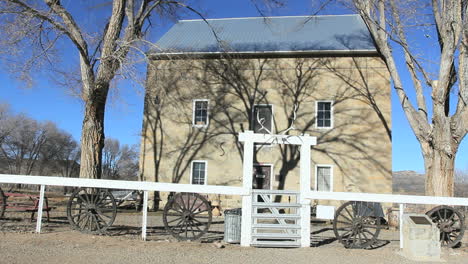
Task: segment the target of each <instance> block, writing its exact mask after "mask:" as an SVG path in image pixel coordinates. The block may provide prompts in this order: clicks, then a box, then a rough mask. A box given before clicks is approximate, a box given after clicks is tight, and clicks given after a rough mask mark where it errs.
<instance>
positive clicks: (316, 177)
mask: <svg viewBox="0 0 468 264" xmlns="http://www.w3.org/2000/svg"><path fill="white" fill-rule="evenodd" d="M319 167H328V168H330V190H329V191H321V192H333V165H331V164H316V165H315V184H314V187H315V191H318V168H319Z"/></svg>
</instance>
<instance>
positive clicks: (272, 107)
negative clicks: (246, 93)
mask: <svg viewBox="0 0 468 264" xmlns="http://www.w3.org/2000/svg"><path fill="white" fill-rule="evenodd" d="M257 106H271V121H270V122H271V123H270V124H271V130H270V132H271V133H272V134H274V129H275V126H274V124H273V122H274V120H275V119H274V115H275V111H274V105H273V104H254V105H253V107H252V120H250V122H251V125H252V129H253V131H254V133H255V122H256V121H257V117H256V116H254V114H255V107H257ZM265 132H266V131H265Z"/></svg>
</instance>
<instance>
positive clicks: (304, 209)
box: [300, 144, 310, 247]
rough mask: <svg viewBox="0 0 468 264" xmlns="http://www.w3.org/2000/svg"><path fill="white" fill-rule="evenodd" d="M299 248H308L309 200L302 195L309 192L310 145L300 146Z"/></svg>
mask: <svg viewBox="0 0 468 264" xmlns="http://www.w3.org/2000/svg"><path fill="white" fill-rule="evenodd" d="M300 190H301V195H300V203H301V211H300V213H301V247H310V200H309V199H305V198H304V197H303V194H305V193H307V192H309V191H310V145H309V144H302V145H301V161H300Z"/></svg>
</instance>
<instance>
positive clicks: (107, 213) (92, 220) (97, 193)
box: [67, 188, 212, 240]
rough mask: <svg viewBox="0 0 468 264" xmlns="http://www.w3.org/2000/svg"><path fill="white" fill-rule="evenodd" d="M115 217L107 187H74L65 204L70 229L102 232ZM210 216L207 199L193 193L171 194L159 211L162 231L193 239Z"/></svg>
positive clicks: (113, 205) (197, 236) (115, 213)
mask: <svg viewBox="0 0 468 264" xmlns="http://www.w3.org/2000/svg"><path fill="white" fill-rule="evenodd" d="M116 216H117V201H116V199H115V197H114V195H113V194H112V192H111V191H109V190H108V189H98V188H78V189H76V190H75V191H74V192H73V194H72V195H71V197H70V199H69V201H68V204H67V218H68V221H69V222H70V225H71V226H72V228H73V229H75V230H78V231H81V232H84V233H97V234H100V233H103V232H105V231H106V230H107V229H108V228H109V227H110V226H111V225H112V224H113V223H114V220H115V218H116ZM211 219H212V212H211V205H210V203H209V202H208V200H207V199H206V198H205V197H203V196H202V195H200V194H196V193H177V194H175V195H173V196H172V197H171V198H170V199H169V201H168V202H167V204H166V206H165V207H164V212H163V222H164V226H165V228H166V230H167V231H168V232H169V233H170V234H171V235H172V236H173V237H175V238H177V239H178V240H196V239H198V238H200V237H202V236H203V235H204V234H205V233H206V232H207V231H208V229H209V227H210V224H211Z"/></svg>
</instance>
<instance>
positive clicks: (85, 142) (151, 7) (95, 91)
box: [0, 0, 199, 178]
mask: <svg viewBox="0 0 468 264" xmlns="http://www.w3.org/2000/svg"><path fill="white" fill-rule="evenodd" d="M70 3H71V2H69V3H68V4H63V3H62V1H59V0H43V1H29V0H0V27H1V30H0V32H2V33H0V34H1V39H2V40H3V41H2V44H3V45H2V48H5V49H2V52H4V51H6V52H9V53H12V52H15V54H18V55H20V57H26V58H27V59H26V60H25V61H24V63H22V64H21V67H19V70H20V74H19V77H20V78H22V79H26V80H28V78H29V77H30V76H29V75H28V72H29V71H31V70H32V69H34V68H36V67H37V66H41V65H46V66H50V65H53V64H54V63H55V60H53V59H54V58H56V57H57V53H58V51H59V49H66V50H67V52H69V51H74V52H76V54H78V57H79V62H77V63H78V64H79V74H80V78H75V79H78V82H79V84H80V85H81V97H82V99H83V101H84V118H83V124H82V133H81V169H80V177H81V178H100V177H101V163H102V148H103V146H104V112H105V106H106V100H107V97H108V93H109V88H110V86H111V82H112V81H113V80H114V79H115V77H116V76H117V75H122V74H125V67H124V66H125V65H126V63H127V59H128V56H129V54H131V51H132V50H144V48H143V47H142V44H143V43H147V42H145V41H144V37H145V36H146V35H147V32H148V27H149V26H151V25H152V23H151V20H150V17H152V16H153V17H154V16H155V15H158V14H159V15H161V14H164V15H170V16H173V15H176V14H177V13H178V12H179V10H180V9H184V10H190V11H191V12H195V13H198V12H197V11H196V10H194V9H192V8H191V7H189V6H188V5H186V4H185V3H184V1H159V0H158V1H156V0H113V1H104V2H100V3H97V4H96V3H93V5H94V7H95V8H94V9H93V8H91V9H86V12H89V14H86V16H93V18H99V17H104V18H103V20H104V23H103V28H101V31H100V32H92V31H91V30H87V28H85V26H83V23H80V22H82V21H79V18H80V17H81V18H82V15H80V14H78V13H79V11H80V10H72V8H70V6H73V4H70ZM81 3H82V2H80V5H79V7H82V5H81ZM96 6H100V9H97V10H96ZM107 7H110V10H108V9H106V10H104V11H102V10H101V9H102V8H107ZM98 10H100V12H98ZM81 11H82V12H84V11H83V10H81ZM198 14H199V13H198ZM95 24H96V23H95ZM97 24H99V23H97ZM94 26H95V25H94ZM63 38H64V39H65V40H66V41H61V40H62V39H63ZM64 55H65V54H64ZM12 57H14V56H9V57H8V58H9V59H12Z"/></svg>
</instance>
